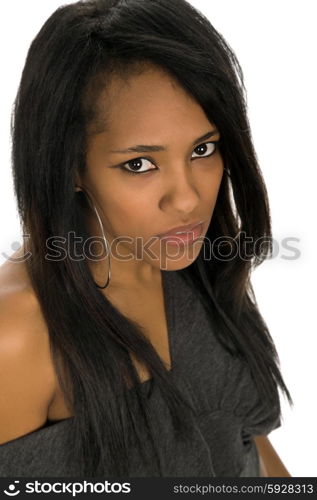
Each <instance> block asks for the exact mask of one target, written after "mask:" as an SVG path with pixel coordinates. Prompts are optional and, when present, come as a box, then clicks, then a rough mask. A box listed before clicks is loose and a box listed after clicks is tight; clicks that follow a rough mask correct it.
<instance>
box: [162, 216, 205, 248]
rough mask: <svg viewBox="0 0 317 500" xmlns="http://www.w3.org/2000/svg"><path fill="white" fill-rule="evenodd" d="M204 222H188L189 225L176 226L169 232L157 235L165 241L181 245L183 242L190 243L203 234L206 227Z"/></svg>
mask: <svg viewBox="0 0 317 500" xmlns="http://www.w3.org/2000/svg"><path fill="white" fill-rule="evenodd" d="M203 223H204V221H200V222H198V223H196V224H188V225H187V226H181V227H178V228H174V229H172V230H171V231H169V232H167V233H164V234H158V235H157V236H158V237H159V238H160V239H161V240H163V241H164V242H165V243H169V244H171V245H179V244H182V243H183V244H190V243H193V242H194V241H196V240H197V239H198V238H199V237H200V236H201V235H202V232H203V227H204V226H203Z"/></svg>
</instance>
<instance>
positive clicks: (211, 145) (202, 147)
mask: <svg viewBox="0 0 317 500" xmlns="http://www.w3.org/2000/svg"><path fill="white" fill-rule="evenodd" d="M216 149H217V142H204V143H203V144H199V146H197V147H196V148H195V149H194V153H196V154H197V156H194V158H207V157H208V156H211V155H212V154H213V153H214V152H215V151H216Z"/></svg>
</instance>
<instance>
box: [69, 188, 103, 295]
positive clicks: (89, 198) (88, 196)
mask: <svg viewBox="0 0 317 500" xmlns="http://www.w3.org/2000/svg"><path fill="white" fill-rule="evenodd" d="M77 187H78V186H76V188H77ZM77 191H82V192H83V193H85V195H86V196H87V198H88V200H89V202H90V204H91V205H92V207H93V209H94V211H95V214H96V216H97V219H98V224H99V226H100V229H101V233H102V238H103V241H104V243H105V247H106V250H107V252H108V255H109V270H108V279H107V282H106V284H105V285H103V286H101V285H98V283H96V282H94V283H95V285H96V286H97V287H98V288H101V289H105V288H107V286H108V285H109V283H110V280H111V258H110V246H109V243H108V241H107V239H106V236H105V231H104V228H103V224H102V221H101V218H100V215H99V213H98V210H97V208H96V206H95V204H94V203H93V202H92V199H91V197H90V195H89V194H88V193H87V192H86V191H85V190H84V189H83V188H80V189H77Z"/></svg>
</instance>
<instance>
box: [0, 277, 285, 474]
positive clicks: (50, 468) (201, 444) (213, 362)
mask: <svg viewBox="0 0 317 500" xmlns="http://www.w3.org/2000/svg"><path fill="white" fill-rule="evenodd" d="M162 279H163V289H164V300H165V310H166V318H167V325H168V332H169V343H170V353H171V361H172V370H171V371H170V372H169V376H170V377H172V380H173V381H174V383H175V384H177V386H179V387H180V388H181V390H182V391H184V393H185V395H186V397H187V399H189V400H190V402H191V403H192V404H194V406H195V408H196V409H197V414H198V416H197V418H196V420H195V423H194V426H193V431H192V436H191V438H190V440H188V442H186V444H185V443H183V442H182V443H180V442H178V441H177V439H176V437H175V436H174V434H173V427H172V422H171V420H170V417H169V413H168V409H167V407H166V405H165V403H164V400H163V398H162V397H161V395H160V392H159V390H158V387H157V386H156V385H155V384H153V387H152V391H151V392H150V397H149V408H150V414H151V419H152V420H151V422H153V426H152V428H153V434H154V438H155V437H156V438H157V439H158V442H159V449H160V460H161V464H162V467H163V475H164V476H170V477H176V476H178V477H209V476H220V477H225V476H227V477H228V476H229V477H237V476H244V477H250V476H259V457H258V453H257V449H256V447H255V444H254V441H253V438H252V436H254V435H258V434H262V435H267V434H269V433H270V432H271V431H272V430H273V429H275V428H277V427H279V426H280V425H281V420H280V405H279V402H278V403H277V405H276V406H275V407H271V408H267V407H266V406H264V404H263V403H262V401H261V400H260V398H259V395H258V393H257V390H256V386H255V383H254V381H253V378H252V376H251V374H250V371H249V368H248V366H247V365H246V364H245V363H242V361H241V359H239V358H237V357H234V356H232V355H231V354H230V353H228V352H227V351H226V350H225V349H224V348H223V346H222V345H221V344H220V343H219V341H218V340H217V339H216V337H215V335H214V332H213V328H212V325H211V324H210V320H209V318H208V317H207V315H206V312H205V309H204V307H203V306H202V303H201V301H200V300H199V298H198V295H197V293H196V292H195V291H194V290H192V289H191V287H190V286H189V285H188V284H187V283H186V282H185V280H184V278H183V276H182V275H181V274H180V273H179V272H177V271H162ZM140 385H141V386H142V391H143V389H144V391H148V390H149V388H150V387H151V386H152V384H151V381H149V380H147V381H145V382H143V383H141V384H140ZM134 391H135V389H134V388H132V389H130V390H129V394H131V404H132V405H133V404H134V402H135V401H136V399H134V397H135V394H134ZM72 424H73V417H72V418H68V419H65V420H62V421H58V422H56V423H55V422H53V423H47V424H46V425H45V426H44V427H41V428H40V429H37V430H35V431H33V432H31V433H29V434H27V435H24V436H22V437H20V438H17V439H14V440H12V441H9V442H7V443H5V444H3V445H0V476H1V477H7V476H22V477H23V476H29V477H33V476H39V477H45V476H52V477H67V476H68V477H69V476H73V477H76V476H78V474H76V463H74V462H72V461H71V460H70V459H69V456H68V455H69V446H68V445H67V436H68V435H69V430H70V429H71V426H72ZM137 450H138V448H137V447H135V446H133V443H132V442H131V449H130V452H129V453H130V454H131V455H130V456H131V459H132V460H131V463H132V464H133V466H132V469H131V470H130V476H131V477H153V476H158V475H159V474H158V471H157V470H156V468H155V461H154V460H153V459H152V458H151V456H150V455H149V456H148V459H146V460H145V459H142V457H141V456H140V455H139V452H138V451H137ZM104 475H105V477H107V471H105V474H104Z"/></svg>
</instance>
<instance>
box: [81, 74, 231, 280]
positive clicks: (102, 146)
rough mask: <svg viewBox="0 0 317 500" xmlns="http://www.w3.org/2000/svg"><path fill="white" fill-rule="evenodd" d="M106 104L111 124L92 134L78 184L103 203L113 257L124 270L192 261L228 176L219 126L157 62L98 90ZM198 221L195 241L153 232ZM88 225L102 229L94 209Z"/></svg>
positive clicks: (101, 211) (101, 105) (168, 266)
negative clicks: (224, 177) (103, 90)
mask: <svg viewBox="0 0 317 500" xmlns="http://www.w3.org/2000/svg"><path fill="white" fill-rule="evenodd" d="M109 106H110V107H109ZM103 109H104V114H105V115H107V124H106V125H105V130H104V131H103V132H100V133H95V134H91V135H89V139H88V150H87V169H86V173H85V175H84V178H81V179H80V184H81V186H82V187H84V188H85V187H86V189H87V190H89V193H90V195H91V197H92V199H93V201H94V203H95V206H96V207H97V209H98V212H99V214H100V217H101V219H102V222H103V226H104V230H105V235H106V237H107V239H108V242H109V243H110V245H111V250H112V253H111V257H114V258H115V260H116V262H115V263H114V262H113V261H112V263H114V264H115V265H116V266H117V269H119V267H118V265H119V266H120V267H121V268H122V269H126V270H127V269H128V268H130V269H131V265H132V266H135V265H137V266H139V269H140V268H141V267H142V266H145V267H147V266H149V265H150V266H151V267H154V268H155V269H166V270H177V269H182V268H184V267H187V266H188V265H190V264H191V263H192V262H193V260H195V259H196V258H197V256H198V254H199V252H200V250H201V247H202V244H203V237H204V235H205V234H206V231H207V229H208V226H209V223H210V221H211V218H212V214H213V210H214V207H215V203H216V199H217V194H218V190H219V186H220V182H221V179H222V175H223V161H222V158H221V155H220V153H219V151H218V149H217V148H216V147H215V146H214V144H212V142H211V141H218V140H219V138H220V135H219V133H218V132H217V130H216V128H215V126H214V125H213V124H212V123H210V122H209V120H208V119H207V117H206V115H205V114H204V111H203V110H202V108H201V107H200V106H199V105H198V104H197V102H196V101H195V100H194V99H193V98H192V97H191V96H190V95H188V94H187V93H186V92H185V91H184V90H183V88H182V87H181V86H179V85H178V84H177V82H175V81H174V80H173V79H172V78H171V77H170V76H168V75H167V74H166V73H164V72H163V71H162V70H161V69H159V68H156V67H153V68H149V69H148V70H147V71H144V72H142V73H141V74H137V75H136V76H131V77H129V78H128V79H127V80H125V81H123V80H122V79H120V78H119V77H114V78H113V79H112V81H111V84H110V86H108V87H107V94H105V93H102V94H101V95H100V97H99V100H98V110H99V113H101V116H102V114H103ZM203 136H205V138H203V139H202V137H203ZM150 146H151V148H152V149H150V148H149V147H150ZM153 146H155V148H154V147H153ZM128 149H129V151H125V150H128ZM131 171H132V172H133V171H135V172H140V173H130V172H131ZM141 172H144V173H141ZM199 221H204V222H203V225H202V233H201V237H200V239H199V240H197V241H196V242H194V243H191V244H190V243H187V244H186V243H182V242H181V241H178V240H177V238H175V239H174V244H171V243H169V242H167V241H165V240H164V239H160V238H158V237H157V236H156V235H158V234H160V233H166V232H167V231H169V230H171V229H173V228H175V227H177V226H182V225H186V224H192V223H193V224H194V223H197V222H199ZM90 224H91V229H92V231H95V232H92V234H94V235H99V236H100V235H101V233H100V228H99V230H98V224H97V219H96V216H95V215H94V214H93V213H91V220H90ZM137 237H138V240H136V238H137ZM115 242H117V246H115V245H114V243H115ZM151 242H152V243H151ZM175 242H176V243H178V244H177V245H175ZM142 250H143V251H142ZM119 260H121V262H119Z"/></svg>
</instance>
